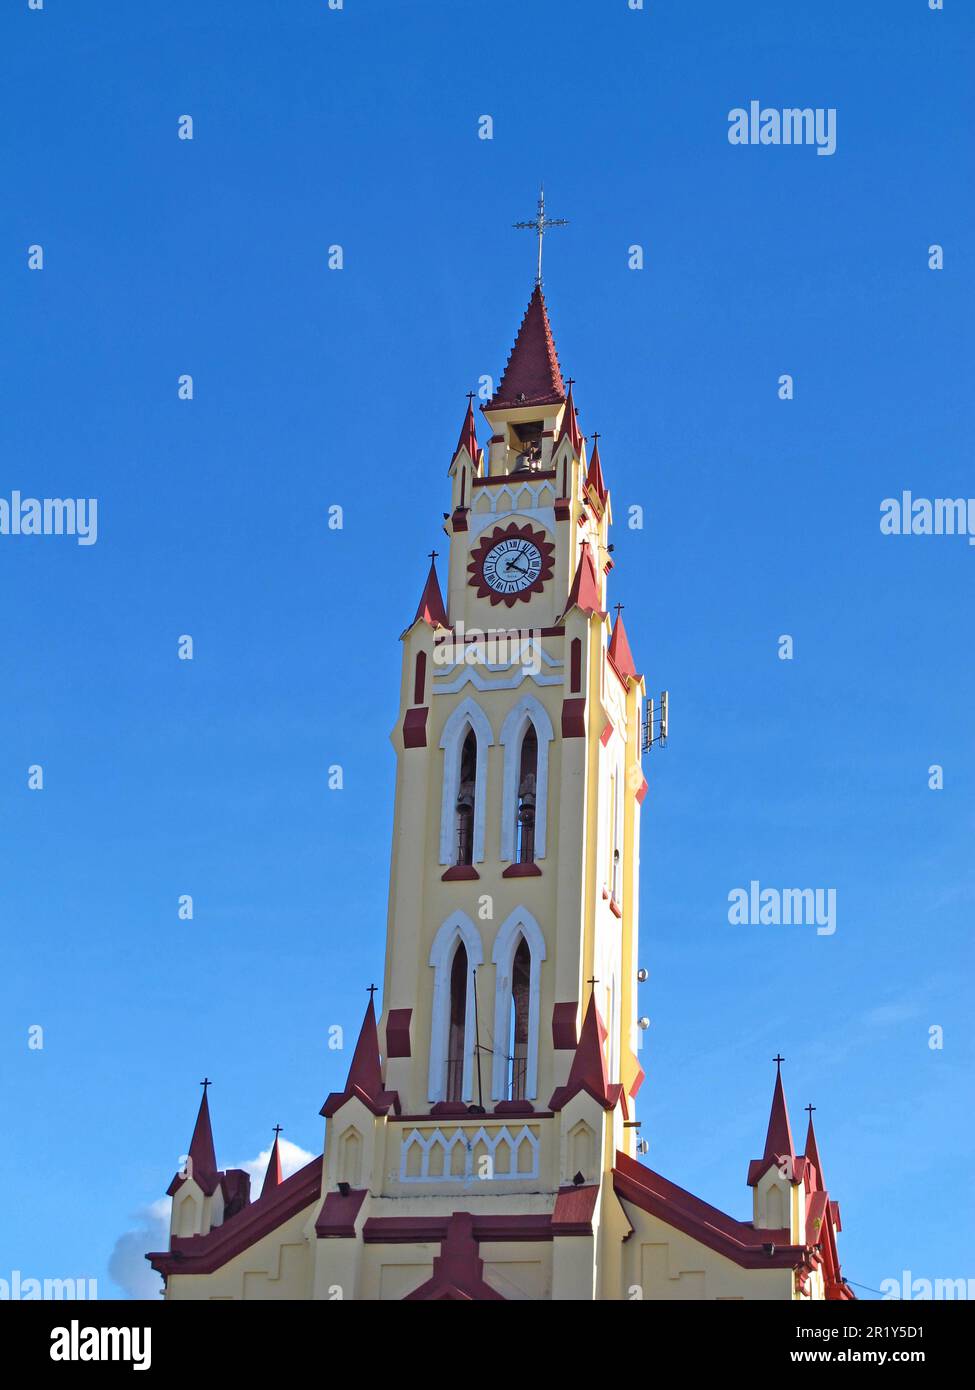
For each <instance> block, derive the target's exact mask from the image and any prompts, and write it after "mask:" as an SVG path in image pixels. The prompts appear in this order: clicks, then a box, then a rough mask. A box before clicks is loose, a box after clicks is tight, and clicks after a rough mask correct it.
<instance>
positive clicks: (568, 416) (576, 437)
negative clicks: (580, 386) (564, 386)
mask: <svg viewBox="0 0 975 1390" xmlns="http://www.w3.org/2000/svg"><path fill="white" fill-rule="evenodd" d="M572 384H573V383H572V382H571V381H570V382H569V394H568V396H566V398H565V410H564V412H563V414H562V424H561V426H560V428H559V437H558V439H557V440H556V441H555V444H556V448H557V447H558V446H559V444H561V442H562V440H563V439H564V438H565V437H566V435H568V437H569V443H570V444H571V445H572V447H573V449H574V450H575V454H576V458H581V457H582V431H581V430H580V428H579V417H578V415H577V414H576V405H575V401H574V400H573V399H572Z"/></svg>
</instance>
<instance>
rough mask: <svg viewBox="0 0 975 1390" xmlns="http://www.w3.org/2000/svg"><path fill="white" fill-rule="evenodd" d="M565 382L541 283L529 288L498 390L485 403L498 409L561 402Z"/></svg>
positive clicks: (563, 398)
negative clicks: (524, 308)
mask: <svg viewBox="0 0 975 1390" xmlns="http://www.w3.org/2000/svg"><path fill="white" fill-rule="evenodd" d="M564 400H565V386H564V384H563V382H562V372H561V370H560V368H559V359H558V356H557V355H556V351H555V340H554V338H553V337H552V326H551V324H550V323H549V321H548V310H547V309H546V307H545V296H544V295H543V294H542V289H541V286H540V285H536V286H535V288H534V290H533V291H532V297H531V299H530V300H529V301H528V308H527V310H526V311H525V317H524V318H523V319H522V321H521V327H520V328H519V329H518V336H517V338H516V339H515V345H514V347H513V348H512V349H511V355H510V357H509V358H508V365H507V366H506V367H505V369H504V373H503V375H502V377H501V381H500V384H499V385H498V389H497V391H495V393H494V395H493V396H492V397H491V399H490V400H489V401H488V403H487V405H486V406H485V407H484V409H485V410H500V409H502V408H505V407H513V406H520V405H560V404H561V403H562V402H563V401H564Z"/></svg>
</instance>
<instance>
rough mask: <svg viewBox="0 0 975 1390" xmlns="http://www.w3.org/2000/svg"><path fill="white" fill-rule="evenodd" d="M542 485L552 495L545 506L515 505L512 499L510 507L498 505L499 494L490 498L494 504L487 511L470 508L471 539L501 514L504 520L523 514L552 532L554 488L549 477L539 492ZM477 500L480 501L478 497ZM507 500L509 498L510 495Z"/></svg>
mask: <svg viewBox="0 0 975 1390" xmlns="http://www.w3.org/2000/svg"><path fill="white" fill-rule="evenodd" d="M544 487H547V488H548V490H549V493H550V495H551V497H552V502H551V503H549V504H548V505H547V506H535V507H516V506H515V505H514V502H513V500H512V505H511V506H510V507H499V506H498V502H499V501H500V500H501V499H500V496H499V497H497V498H492V501H493V502H494V506H493V507H492V508H491V510H490V511H489V512H480V511H473V510H472V511H471V513H470V516H469V517H468V525H469V526H470V535H471V540H473V539H474V538H475V536H479V535H480V533H481V532H482V531H483V530H484V529H485V528H486V527H488V526H491V525H493V524H495V523H496V522H497V520H498V517H499V516H503V517H504V518H505V519H506V520H510V519H511V518H512V517H514V516H524V517H527V518H528V519H529V520H530V521H534V522H537V523H538V524H539V525H541V526H544V527H545V529H546V530H547V531H553V532H554V531H555V529H556V524H557V523H556V520H555V506H554V502H555V488H554V487H553V486H552V481H551V479H550V480H549V481H548V482H546V483H545V484H544V485H543V488H540V489H539V492H541V491H542V490H543V489H544ZM498 492H499V494H504V493H507V492H508V488H507V487H502V488H499V489H498ZM478 500H479V501H480V499H478ZM509 500H511V499H510V495H509Z"/></svg>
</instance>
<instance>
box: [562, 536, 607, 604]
mask: <svg viewBox="0 0 975 1390" xmlns="http://www.w3.org/2000/svg"><path fill="white" fill-rule="evenodd" d="M601 603H602V596H601V594H600V591H599V579H598V578H597V575H596V566H595V565H594V564H593V562H592V555H591V553H590V550H589V542H588V541H583V542H582V553H581V554H580V556H579V565H578V568H577V569H576V573H575V578H574V579H573V581H572V588H571V589H570V590H569V598H568V602H567V603H566V605H565V613H568V611H569V609H570V608H581V609H582V611H583V613H598V612H600V611H601V609H600V605H601ZM565 613H563V614H562V616H563V617H565Z"/></svg>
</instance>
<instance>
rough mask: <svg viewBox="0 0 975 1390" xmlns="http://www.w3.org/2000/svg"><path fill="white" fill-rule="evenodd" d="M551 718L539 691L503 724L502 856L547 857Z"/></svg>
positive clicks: (522, 860)
mask: <svg viewBox="0 0 975 1390" xmlns="http://www.w3.org/2000/svg"><path fill="white" fill-rule="evenodd" d="M553 738H554V732H553V729H552V721H551V719H550V718H549V716H548V713H547V711H546V709H545V706H544V705H543V704H542V703H541V702H540V701H539V700H537V699H536V698H535V697H534V695H523V696H522V698H521V699H520V700H519V701H518V703H517V704H516V705H515V706H514V708H513V709H512V710H511V711H510V712H509V713H508V715H507V717H506V719H505V721H504V724H503V725H502V726H501V739H500V741H501V743H502V745H503V747H504V777H503V787H502V792H501V858H502V859H507V860H509V861H511V862H513V863H520V864H534V863H537V862H538V861H539V860H541V859H544V858H545V849H546V843H545V842H546V829H547V827H546V820H547V807H548V753H549V744H550V743H551V741H552V739H553Z"/></svg>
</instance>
